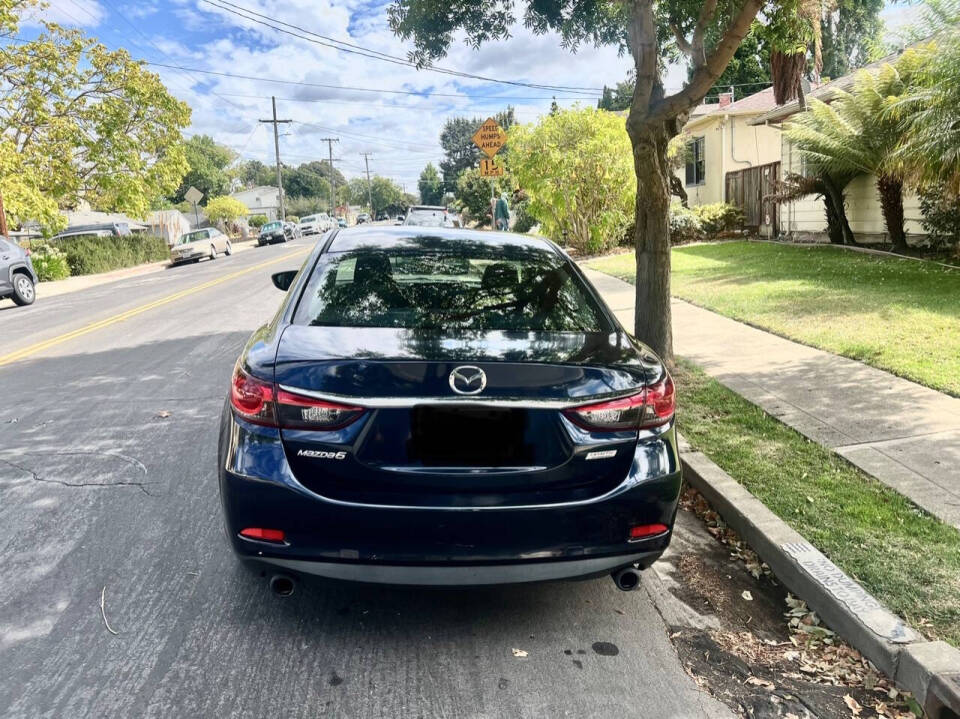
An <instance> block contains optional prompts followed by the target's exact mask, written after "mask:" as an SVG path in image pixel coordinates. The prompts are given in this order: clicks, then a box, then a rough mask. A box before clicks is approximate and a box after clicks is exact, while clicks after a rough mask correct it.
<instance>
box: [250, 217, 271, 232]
mask: <svg viewBox="0 0 960 719" xmlns="http://www.w3.org/2000/svg"><path fill="white" fill-rule="evenodd" d="M247 224H248V225H250V227H252V228H253V229H255V230H259V229H260V228H261V227H263V226H264V225H265V224H267V216H266V215H250V217H248V218H247Z"/></svg>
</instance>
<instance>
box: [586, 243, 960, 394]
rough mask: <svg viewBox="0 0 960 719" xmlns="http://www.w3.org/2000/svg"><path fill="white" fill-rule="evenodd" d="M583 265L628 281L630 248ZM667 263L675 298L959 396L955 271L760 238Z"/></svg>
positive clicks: (676, 253)
mask: <svg viewBox="0 0 960 719" xmlns="http://www.w3.org/2000/svg"><path fill="white" fill-rule="evenodd" d="M587 264H588V265H589V266H590V267H592V268H594V269H596V270H599V271H601V272H606V273H608V274H611V275H614V276H616V277H619V278H621V279H624V280H627V281H628V282H633V281H634V273H635V269H636V268H635V261H634V258H633V254H632V253H626V254H622V255H611V256H608V257H602V258H598V259H595V260H592V261H590V262H589V263H587ZM672 264H673V274H672V278H671V283H672V292H673V294H674V295H675V296H677V297H680V298H682V299H685V300H689V301H690V302H693V303H695V304H697V305H700V306H701V307H706V308H708V309H711V310H713V311H715V312H719V313H720V314H722V315H726V316H727V317H732V318H733V319H736V320H740V321H743V322H749V323H750V324H752V325H754V326H756V327H761V328H763V329H766V330H770V331H772V332H776V333H777V334H779V335H781V336H783V337H789V338H790V339H793V340H796V341H798V342H803V343H804V344H807V345H811V346H813V347H819V348H820V349H824V350H827V351H829V352H833V353H834V354H840V355H843V356H845V357H850V358H852V359H856V360H860V361H862V362H865V363H866V364H869V365H871V366H873V367H878V368H880V369H884V370H887V371H888V372H892V373H894V374H896V375H899V376H901V377H906V378H907V379H911V380H913V381H914V382H919V383H920V384H923V385H926V386H927V387H932V388H933V389H938V390H940V391H943V392H948V393H950V394H952V395H954V396H960V302H957V298H958V297H960V270H956V269H948V268H946V267H941V266H939V265H937V264H935V263H932V262H917V261H914V260H904V259H897V258H891V257H879V256H876V255H868V254H863V253H859V252H850V251H846V250H842V249H838V248H835V247H830V246H810V245H789V244H771V243H761V242H722V243H712V244H700V245H690V246H686V247H677V248H675V249H674V250H673V253H672Z"/></svg>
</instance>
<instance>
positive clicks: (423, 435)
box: [275, 325, 645, 506]
mask: <svg viewBox="0 0 960 719" xmlns="http://www.w3.org/2000/svg"><path fill="white" fill-rule="evenodd" d="M464 367H469V368H472V369H471V370H469V371H468V372H467V374H468V375H470V374H471V373H472V372H473V370H482V372H483V373H484V374H485V377H486V384H485V386H484V387H483V389H482V391H479V392H477V393H476V394H470V395H461V394H458V393H457V392H455V391H454V389H453V387H452V386H451V373H452V372H454V370H457V369H458V368H464ZM644 380H645V373H644V368H643V364H642V362H641V361H640V358H639V356H638V353H637V351H636V349H635V348H634V346H633V345H632V344H631V343H630V341H629V340H628V339H627V338H626V337H624V336H623V335H621V334H619V333H611V334H601V333H584V334H579V333H537V332H529V333H528V332H500V331H495V332H464V333H461V334H453V335H450V334H443V335H440V334H438V333H436V332H428V331H421V330H403V329H385V328H374V329H366V328H337V327H307V326H299V325H292V326H290V327H287V328H286V330H285V331H284V334H283V337H282V338H281V341H280V343H279V348H278V353H277V359H276V365H275V381H276V383H277V384H278V385H280V387H281V388H286V389H288V390H289V391H292V392H295V393H301V394H304V395H308V396H309V395H313V396H318V397H320V398H322V399H325V400H328V401H333V402H339V403H343V404H351V405H356V406H361V407H365V408H367V411H366V412H365V413H364V415H363V416H362V417H361V418H360V419H358V420H357V421H356V422H354V423H353V424H351V425H349V426H348V427H345V428H342V429H339V430H336V431H322V432H321V431H307V430H288V429H285V430H283V431H282V437H283V443H284V448H285V451H286V453H287V458H288V460H289V461H290V464H291V467H292V469H293V471H294V474H295V475H296V477H297V479H298V480H299V481H300V482H301V483H302V484H304V485H305V486H306V487H308V488H309V489H311V490H313V491H315V492H317V493H318V494H321V495H323V496H325V497H329V498H331V499H338V500H343V501H352V502H360V503H369V504H386V505H404V506H509V505H512V504H544V503H555V502H564V501H573V500H576V499H586V498H589V497H592V496H597V495H599V494H602V493H604V492H606V491H609V490H610V489H613V488H614V487H616V486H617V485H618V484H619V483H620V482H622V481H623V479H624V477H625V476H626V474H627V472H628V471H629V467H630V463H631V461H632V458H633V450H634V447H635V444H636V440H637V432H636V430H632V431H629V430H628V431H618V432H602V433H597V432H589V431H586V430H584V429H581V428H579V427H577V426H576V425H574V424H573V423H571V422H570V421H569V420H568V419H567V418H566V417H564V416H563V413H562V409H563V408H564V407H568V406H571V405H575V404H582V403H587V402H591V401H599V400H602V399H604V398H606V397H610V396H618V395H622V394H629V393H631V392H635V391H637V390H639V389H641V388H642V387H643V385H644ZM464 387H465V389H466V390H467V391H471V392H472V391H474V390H475V389H477V387H478V385H477V384H472V385H469V386H464ZM462 388H463V387H462Z"/></svg>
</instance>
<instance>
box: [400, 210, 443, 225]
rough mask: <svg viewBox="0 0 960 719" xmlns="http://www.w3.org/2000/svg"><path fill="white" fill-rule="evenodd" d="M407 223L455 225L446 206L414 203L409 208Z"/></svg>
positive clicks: (405, 222)
mask: <svg viewBox="0 0 960 719" xmlns="http://www.w3.org/2000/svg"><path fill="white" fill-rule="evenodd" d="M403 224H405V225H416V226H418V227H453V220H452V219H451V218H450V213H449V212H447V208H446V207H442V206H440V205H413V206H412V207H411V208H410V209H409V210H407V217H406V219H405V220H404V221H403Z"/></svg>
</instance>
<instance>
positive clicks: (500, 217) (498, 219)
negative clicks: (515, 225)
mask: <svg viewBox="0 0 960 719" xmlns="http://www.w3.org/2000/svg"><path fill="white" fill-rule="evenodd" d="M493 222H494V225H495V226H496V228H497V229H498V230H501V231H506V230H509V229H510V205H509V204H508V203H507V195H506V193H501V195H500V197H499V198H498V199H497V203H496V205H495V206H494V208H493Z"/></svg>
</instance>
